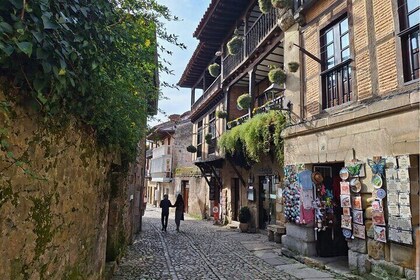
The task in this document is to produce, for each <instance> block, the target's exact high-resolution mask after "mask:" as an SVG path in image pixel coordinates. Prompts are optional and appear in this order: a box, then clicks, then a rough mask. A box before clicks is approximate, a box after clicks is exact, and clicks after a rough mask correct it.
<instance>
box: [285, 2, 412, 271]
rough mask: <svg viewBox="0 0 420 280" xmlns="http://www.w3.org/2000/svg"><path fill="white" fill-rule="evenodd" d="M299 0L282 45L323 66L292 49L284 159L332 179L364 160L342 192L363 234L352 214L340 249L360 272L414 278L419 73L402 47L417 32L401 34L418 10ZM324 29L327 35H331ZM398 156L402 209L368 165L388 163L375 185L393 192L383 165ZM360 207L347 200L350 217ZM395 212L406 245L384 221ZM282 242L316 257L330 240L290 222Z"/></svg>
mask: <svg viewBox="0 0 420 280" xmlns="http://www.w3.org/2000/svg"><path fill="white" fill-rule="evenodd" d="M305 2H306V4H303V5H302V6H299V7H298V9H296V10H295V18H299V20H300V22H299V23H296V24H295V26H293V27H291V28H290V29H289V30H288V31H286V34H285V44H290V45H291V44H292V43H296V42H299V44H300V46H301V47H303V48H304V49H305V50H306V51H307V52H309V53H310V54H312V55H314V56H315V57H317V58H319V59H320V60H321V61H320V62H321V63H319V62H317V61H316V60H314V59H313V58H311V57H310V56H308V55H306V54H305V53H301V54H300V58H299V59H300V61H301V65H302V67H301V70H300V72H299V73H298V75H300V77H299V80H300V81H301V84H300V91H295V92H293V91H292V92H290V93H289V94H290V95H289V96H290V99H291V100H292V103H293V104H300V106H297V107H294V110H293V115H295V118H296V120H297V121H299V123H296V124H294V125H292V126H290V127H289V128H287V129H286V130H285V131H284V138H285V150H284V152H285V164H286V165H294V164H304V167H305V168H306V169H309V170H312V171H314V170H330V172H331V171H332V176H336V175H339V170H340V169H341V168H342V167H345V166H346V167H347V166H351V165H352V164H353V163H354V162H355V161H359V162H362V163H363V164H364V167H365V174H364V175H363V176H360V177H359V179H358V181H359V182H361V190H359V191H358V192H353V191H352V192H351V194H350V195H351V198H352V199H354V197H360V199H361V201H362V205H361V206H362V207H361V208H360V211H362V212H361V213H363V219H362V221H359V223H360V225H361V226H362V228H363V234H362V237H360V235H358V236H356V237H355V236H354V232H355V229H356V228H359V225H357V224H356V226H355V223H354V220H353V223H352V227H350V228H349V230H352V234H353V235H351V238H346V239H345V241H346V244H347V246H348V251H347V249H346V247H344V251H343V252H342V254H344V255H348V263H349V267H350V269H351V270H352V271H355V272H358V273H360V274H364V273H368V272H369V271H370V270H372V272H373V273H374V274H376V275H381V273H383V269H385V268H387V267H388V268H391V267H392V268H393V269H394V271H395V275H392V276H394V277H403V276H406V277H408V278H412V279H414V269H415V262H416V256H415V254H416V253H415V245H414V235H415V230H416V228H417V229H418V227H419V197H418V191H419V165H418V164H419V146H420V142H419V87H418V82H419V72H418V62H416V60H411V59H410V55H416V54H415V52H416V49H415V48H412V47H409V46H407V40H408V39H407V36H412V37H410V38H414V39H413V40H417V42H418V31H415V30H414V31H413V30H411V31H413V32H414V33H413V34H417V35H414V37H413V35H404V34H402V32H403V31H404V30H405V29H407V28H409V26H405V27H404V25H406V24H407V25H413V26H415V24H416V23H415V22H414V23H413V22H410V21H413V19H411V20H407V18H406V17H407V16H408V15H407V13H410V11H411V10H412V9H416V6H417V9H418V3H417V4H415V3H413V2H412V1H390V2H383V1H344V2H343V1H305ZM308 2H310V4H308ZM414 21H416V20H414ZM417 24H418V19H417ZM414 29H415V27H414ZM417 30H418V26H417ZM416 32H417V33H416ZM288 33H289V34H288ZM330 34H331V37H334V38H332V39H330V38H329V36H330ZM416 36H417V39H416ZM297 38H298V40H296V39H297ZM289 39H290V41H289ZM340 39H341V45H340ZM329 46H334V48H333V47H331V49H330V48H329ZM417 51H418V49H417ZM331 57H332V59H331ZM330 59H331V60H330ZM333 60H334V61H333ZM328 63H331V65H329V64H328ZM331 77H333V78H334V79H337V81H336V84H333V83H334V82H335V81H332V80H328V79H329V78H330V79H331ZM286 87H287V89H288V88H289V84H287V85H286ZM331 88H332V89H331ZM287 91H288V90H286V92H287ZM299 92H300V94H299ZM331 94H332V95H331ZM331 99H332V100H331ZM406 157H408V158H409V161H410V165H409V167H408V177H409V179H408V180H407V182H408V185H409V189H408V190H406V192H405V191H404V192H403V191H402V190H399V191H398V192H399V195H400V196H401V195H402V194H404V195H405V194H407V195H408V197H409V201H408V202H407V204H408V205H402V204H401V201H400V202H395V201H393V200H391V197H389V199H386V198H384V199H383V200H379V199H378V196H377V194H376V193H377V189H376V188H375V187H374V185H373V183H372V182H371V180H372V178H374V177H375V176H376V175H375V172H374V171H375V169H373V168H371V167H370V166H369V160H373V161H374V160H378V159H379V158H384V159H386V160H387V161H388V163H387V165H386V166H385V173H384V174H383V175H382V176H381V177H382V179H383V181H384V184H383V187H382V188H381V189H383V190H385V191H386V192H387V193H388V194H389V195H391V194H393V193H395V194H396V192H394V189H393V187H392V186H391V184H392V183H393V178H391V176H392V175H391V173H392V172H394V171H391V169H386V168H389V166H390V165H391V164H392V161H393V160H394V159H395V158H398V159H401V160H402V158H406ZM399 167H400V166H399ZM400 169H401V167H400ZM397 180H403V179H401V178H398V179H397ZM385 181H386V183H385ZM350 182H352V181H351V180H350ZM356 182H357V181H356ZM387 183H388V184H387ZM375 201H380V202H381V209H382V210H383V212H384V216H385V221H384V222H383V223H380V224H378V223H377V222H375V219H373V218H372V215H373V216H375V215H376V214H375V210H372V207H374V206H373V204H372V203H375ZM406 206H408V207H409V209H410V212H411V213H410V214H405V216H404V214H403V213H400V214H399V215H398V213H395V212H391V210H390V209H394V208H391V207H399V209H403V208H402V207H406ZM343 208H345V207H343ZM397 209H398V208H397ZM340 211H341V210H340ZM358 211H359V210H355V209H354V206H353V208H352V213H353V219H354V213H356V212H358ZM372 211H373V212H372ZM372 213H373V214H372ZM400 217H402V218H403V219H408V220H409V222H410V223H409V224H410V226H409V227H408V228H405V229H406V230H407V231H405V233H404V235H405V236H406V237H407V239H406V240H405V241H401V239H400V237H401V236H402V235H401V233H398V234H397V233H396V232H395V231H394V225H393V222H392V220H393V219H395V218H397V219H401V218H400ZM341 226H342V227H343V224H341ZM378 229H379V230H382V232H386V235H387V237H386V238H383V239H381V238H379V237H378V236H377V235H376V234H375V231H377V230H378ZM400 229H401V228H400ZM343 230H344V229H343ZM364 230H366V233H365V232H364ZM403 232H404V228H403ZM400 235H401V236H400ZM317 237H318V238H317ZM349 237H350V236H349ZM282 241H283V243H284V245H285V246H286V247H289V248H290V249H292V250H296V251H299V252H300V253H302V254H306V255H316V254H319V248H320V246H321V247H322V245H321V243H322V242H324V243H325V242H328V241H326V240H324V241H320V237H319V234H318V236H317V234H316V233H315V232H314V231H313V227H311V226H309V227H308V226H304V225H295V224H293V223H289V224H288V226H287V235H286V236H284V237H283V240H282ZM417 261H418V260H417ZM388 271H390V270H389V269H388ZM382 275H383V274H382Z"/></svg>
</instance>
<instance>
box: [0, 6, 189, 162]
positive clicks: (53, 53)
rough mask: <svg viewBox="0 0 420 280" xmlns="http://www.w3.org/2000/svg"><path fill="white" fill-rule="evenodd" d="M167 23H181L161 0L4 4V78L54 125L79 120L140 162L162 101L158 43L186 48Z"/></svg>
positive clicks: (0, 15)
mask: <svg viewBox="0 0 420 280" xmlns="http://www.w3.org/2000/svg"><path fill="white" fill-rule="evenodd" d="M162 18H164V19H165V20H176V18H175V17H173V16H171V14H170V12H169V10H168V9H167V8H166V7H164V6H162V5H159V4H157V2H156V1H155V0H145V1H135V0H121V1H109V0H96V1H90V0H61V1H53V0H36V1H25V0H23V1H22V0H4V1H0V66H1V67H0V76H2V77H6V78H7V79H8V83H10V84H11V85H12V86H13V87H14V88H17V89H19V91H18V94H16V93H14V94H12V95H11V96H10V97H11V98H13V100H21V99H24V98H28V97H29V98H34V99H35V100H36V101H37V108H38V109H39V110H40V111H42V112H43V113H44V115H45V118H46V119H47V123H48V122H53V121H54V120H56V119H57V118H59V117H60V116H63V115H64V116H67V115H69V114H70V115H73V116H75V117H76V118H78V119H79V120H81V121H82V122H83V123H86V124H88V125H90V126H92V127H93V128H94V130H95V135H96V136H97V138H98V140H99V142H100V143H103V144H105V145H107V146H111V147H114V148H116V149H117V150H120V151H121V152H122V153H123V154H124V155H125V157H126V158H127V159H133V158H134V156H135V153H136V147H137V143H138V141H139V139H140V137H141V136H142V134H143V133H144V130H145V126H146V124H145V123H144V120H145V119H146V115H147V109H148V107H147V106H148V104H149V103H150V101H151V100H154V99H156V98H158V88H157V87H156V73H157V71H158V70H159V69H158V67H159V65H158V63H157V59H156V57H157V54H156V52H157V48H158V46H157V41H156V37H157V36H158V37H160V38H162V39H163V40H166V41H168V42H170V43H172V44H175V45H177V46H179V47H181V48H183V47H184V45H183V44H180V43H179V42H178V40H177V37H176V36H173V35H171V34H168V33H167V32H166V30H165V28H164V26H163V24H162V23H161V22H160V19H162ZM160 67H161V68H160V69H161V70H162V71H169V70H168V68H167V67H166V66H164V65H160ZM13 92H16V91H13Z"/></svg>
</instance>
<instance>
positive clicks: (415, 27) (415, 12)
mask: <svg viewBox="0 0 420 280" xmlns="http://www.w3.org/2000/svg"><path fill="white" fill-rule="evenodd" d="M398 16H399V21H400V33H399V34H398V35H399V37H400V39H401V48H402V61H403V71H404V81H405V82H408V81H412V80H416V79H418V78H419V23H420V5H419V2H418V0H399V1H398Z"/></svg>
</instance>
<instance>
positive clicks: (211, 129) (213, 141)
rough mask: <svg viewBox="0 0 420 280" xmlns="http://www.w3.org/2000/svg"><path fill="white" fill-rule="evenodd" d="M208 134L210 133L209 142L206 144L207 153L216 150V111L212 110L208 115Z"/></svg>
mask: <svg viewBox="0 0 420 280" xmlns="http://www.w3.org/2000/svg"><path fill="white" fill-rule="evenodd" d="M209 134H211V135H212V139H211V142H210V143H209V145H208V153H209V154H213V153H215V152H216V112H215V111H213V112H212V113H210V115H209Z"/></svg>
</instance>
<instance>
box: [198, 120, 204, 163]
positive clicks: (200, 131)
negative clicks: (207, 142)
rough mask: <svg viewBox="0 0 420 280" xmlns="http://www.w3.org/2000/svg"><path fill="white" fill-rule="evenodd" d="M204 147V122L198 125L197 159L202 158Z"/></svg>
mask: <svg viewBox="0 0 420 280" xmlns="http://www.w3.org/2000/svg"><path fill="white" fill-rule="evenodd" d="M202 146H203V121H202V120H201V121H199V122H198V125H197V158H201V155H202Z"/></svg>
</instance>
